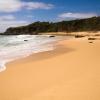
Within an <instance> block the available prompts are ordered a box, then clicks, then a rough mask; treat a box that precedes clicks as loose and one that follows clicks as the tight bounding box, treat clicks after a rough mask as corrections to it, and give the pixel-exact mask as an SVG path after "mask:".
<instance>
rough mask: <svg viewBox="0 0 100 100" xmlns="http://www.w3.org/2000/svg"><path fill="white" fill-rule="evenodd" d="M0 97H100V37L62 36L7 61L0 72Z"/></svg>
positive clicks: (62, 99) (18, 99)
mask: <svg viewBox="0 0 100 100" xmlns="http://www.w3.org/2000/svg"><path fill="white" fill-rule="evenodd" d="M0 100H100V40H94V42H93V43H89V41H88V40H87V38H80V39H71V40H64V41H61V42H59V43H58V46H57V48H56V49H55V50H53V51H49V52H44V53H38V54H33V55H32V56H30V57H27V58H25V59H20V60H17V61H14V62H12V63H9V64H8V65H7V70H6V71H4V72H1V73H0Z"/></svg>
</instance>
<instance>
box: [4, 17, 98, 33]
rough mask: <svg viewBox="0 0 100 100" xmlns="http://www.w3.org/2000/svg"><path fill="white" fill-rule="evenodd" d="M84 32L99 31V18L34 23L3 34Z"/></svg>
mask: <svg viewBox="0 0 100 100" xmlns="http://www.w3.org/2000/svg"><path fill="white" fill-rule="evenodd" d="M84 31H93V32H95V31H100V17H92V18H87V19H77V20H72V21H61V22H55V23H53V22H51V23H50V22H34V23H32V24H29V25H27V26H21V27H11V28H8V29H7V30H6V31H5V32H4V33H3V34H5V35H19V34H32V35H33V34H34V35H37V34H39V33H44V34H45V33H47V32H66V33H69V32H84Z"/></svg>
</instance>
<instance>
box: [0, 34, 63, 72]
mask: <svg viewBox="0 0 100 100" xmlns="http://www.w3.org/2000/svg"><path fill="white" fill-rule="evenodd" d="M61 39H62V37H60V36H56V37H49V35H46V36H45V35H42V36H41V35H8V36H6V35H0V72H1V71H4V70H5V69H6V66H5V64H6V63H8V62H10V61H13V60H15V59H19V58H21V57H26V56H29V55H31V54H32V53H38V52H43V51H49V50H53V49H54V47H55V46H54V42H56V41H58V40H61Z"/></svg>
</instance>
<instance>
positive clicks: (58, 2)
mask: <svg viewBox="0 0 100 100" xmlns="http://www.w3.org/2000/svg"><path fill="white" fill-rule="evenodd" d="M99 15H100V0H0V32H4V31H5V30H6V29H7V28H9V27H16V26H22V25H28V24H30V23H33V22H36V21H49V22H57V21H62V20H73V19H82V18H90V17H94V16H99Z"/></svg>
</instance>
